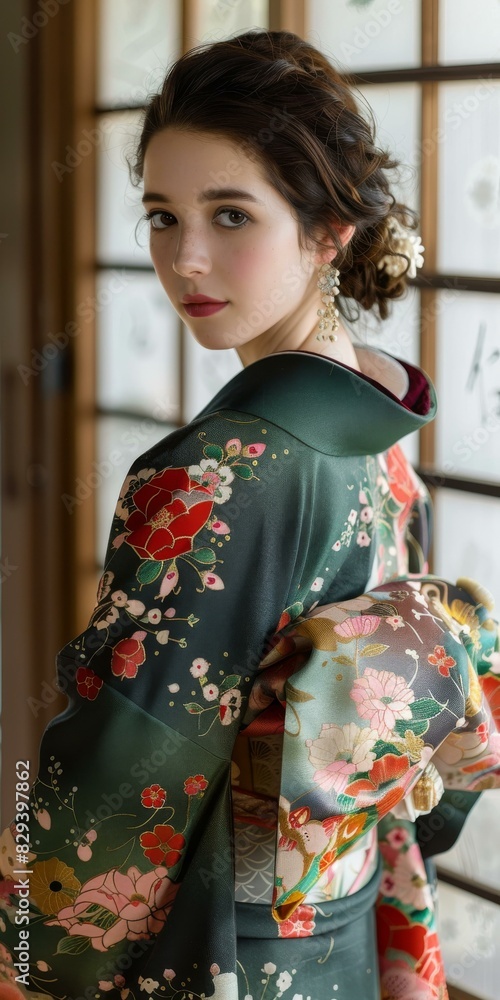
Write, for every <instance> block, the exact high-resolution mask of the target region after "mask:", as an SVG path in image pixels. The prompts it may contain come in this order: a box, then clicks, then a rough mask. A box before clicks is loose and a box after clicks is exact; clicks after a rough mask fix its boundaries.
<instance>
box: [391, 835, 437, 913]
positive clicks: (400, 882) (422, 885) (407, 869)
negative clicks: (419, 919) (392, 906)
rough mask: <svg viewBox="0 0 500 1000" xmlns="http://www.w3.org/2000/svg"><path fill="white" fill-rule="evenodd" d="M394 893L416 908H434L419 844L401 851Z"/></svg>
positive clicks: (395, 875)
mask: <svg viewBox="0 0 500 1000" xmlns="http://www.w3.org/2000/svg"><path fill="white" fill-rule="evenodd" d="M393 875H394V883H395V885H394V893H393V895H394V896H395V897H396V899H400V900H401V902H402V903H405V905H406V906H411V907H412V909H414V910H425V909H426V908H427V907H428V908H429V909H431V908H432V896H431V890H430V887H429V883H428V882H427V876H426V874H425V868H424V863H423V861H422V855H421V853H420V848H419V846H418V844H412V845H411V847H410V848H409V849H408V850H407V851H405V852H404V853H402V852H401V853H400V854H399V857H398V859H397V861H396V864H395V866H394V872H393Z"/></svg>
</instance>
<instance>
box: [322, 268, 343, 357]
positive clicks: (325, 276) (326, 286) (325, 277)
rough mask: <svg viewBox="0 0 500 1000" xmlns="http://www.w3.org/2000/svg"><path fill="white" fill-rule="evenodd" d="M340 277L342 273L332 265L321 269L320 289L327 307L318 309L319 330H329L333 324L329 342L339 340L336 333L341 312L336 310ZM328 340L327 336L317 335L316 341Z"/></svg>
mask: <svg viewBox="0 0 500 1000" xmlns="http://www.w3.org/2000/svg"><path fill="white" fill-rule="evenodd" d="M339 275H340V271H339V270H338V269H337V268H336V267H334V265H333V264H331V263H330V264H322V265H321V267H320V269H319V277H318V288H319V290H320V292H322V295H321V301H322V302H324V304H325V306H326V309H318V316H320V317H321V319H320V321H319V329H320V330H327V329H328V324H329V323H331V324H332V332H331V333H329V334H328V340H338V337H336V336H335V333H334V331H335V330H337V329H338V326H339V320H338V316H339V311H338V309H336V308H335V296H336V295H338V294H339V287H338V286H339ZM326 339H327V335H326V334H324V333H317V334H316V340H326Z"/></svg>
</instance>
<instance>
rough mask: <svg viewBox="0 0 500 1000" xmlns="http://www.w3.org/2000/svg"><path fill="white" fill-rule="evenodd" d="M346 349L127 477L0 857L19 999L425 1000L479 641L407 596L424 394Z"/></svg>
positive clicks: (269, 364) (464, 621) (467, 743)
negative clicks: (409, 446)
mask: <svg viewBox="0 0 500 1000" xmlns="http://www.w3.org/2000/svg"><path fill="white" fill-rule="evenodd" d="M356 349H357V353H358V357H360V358H362V364H363V371H362V372H361V373H359V372H356V371H354V370H353V369H351V368H350V367H348V366H347V365H343V364H340V363H338V362H333V361H330V360H328V359H325V358H323V357H321V356H319V355H316V354H313V353H307V352H293V351H290V352H288V351H287V352H281V353H278V354H273V355H270V356H268V357H265V358H263V359H261V360H259V361H257V362H255V363H253V364H252V365H249V366H248V367H247V368H245V369H243V370H242V371H241V372H239V373H238V374H237V375H236V376H235V377H234V378H233V379H232V380H231V381H230V382H229V383H228V384H227V385H226V386H225V387H224V388H223V389H222V390H221V391H220V392H219V393H218V394H217V395H216V396H215V397H214V399H213V400H212V401H211V402H210V403H209V404H208V406H206V407H205V408H204V409H203V410H202V411H201V413H199V414H198V416H197V417H196V418H195V419H194V420H192V421H191V422H190V423H189V424H188V425H187V426H185V427H182V428H180V429H179V430H176V431H175V432H174V433H172V434H169V435H168V436H167V437H165V438H164V439H163V441H161V442H160V443H159V444H157V445H155V446H154V447H152V448H151V449H150V450H149V451H147V452H145V453H144V454H143V455H141V456H140V457H139V458H137V459H136V460H135V461H134V463H133V464H132V466H131V468H130V470H129V473H128V475H127V477H126V479H125V481H124V483H123V486H122V490H121V493H120V496H119V498H118V502H117V505H116V510H115V515H114V518H113V522H112V525H111V531H110V536H109V543H108V547H107V553H106V559H105V568H104V572H103V575H102V578H101V580H100V584H99V588H98V594H97V603H96V605H95V608H94V610H93V612H92V615H91V617H90V620H89V623H88V625H87V627H86V628H85V629H84V631H83V632H82V633H81V634H80V635H78V636H77V637H76V638H74V639H72V640H71V641H70V642H68V643H67V644H66V645H65V646H64V647H63V648H62V649H61V650H60V651H59V652H58V654H57V673H58V681H59V686H60V688H61V689H62V690H64V691H65V692H66V693H67V696H68V705H67V708H66V709H65V711H64V712H62V713H61V714H60V715H58V716H57V717H56V718H55V719H53V720H52V721H51V722H50V723H49V725H48V726H47V728H46V730H45V732H44V735H43V738H42V743H41V747H40V760H39V768H38V773H37V775H36V777H35V780H34V783H32V782H33V776H31V778H30V780H29V781H28V780H27V777H26V775H25V776H23V774H22V773H20V774H19V784H20V787H21V786H22V788H24V789H25V791H26V803H25V804H24V803H23V804H22V805H21V806H19V809H18V812H17V814H16V816H15V817H14V819H13V821H12V823H11V825H10V827H8V828H7V829H6V830H5V831H4V833H3V835H2V850H1V853H0V858H1V866H2V875H3V881H2V883H0V885H1V889H2V898H1V901H0V902H1V906H2V909H1V912H0V930H1V940H2V944H1V945H0V982H1V981H3V982H4V983H7V982H11V983H16V984H17V985H18V986H19V988H20V990H21V992H22V994H23V995H25V996H27V997H32V996H33V995H34V994H36V995H39V996H40V997H47V996H50V997H54V998H55V997H57V998H61V1000H62V998H65V1000H69V998H88V1000H93V998H102V997H104V996H106V997H108V996H109V998H110V1000H118V998H120V1000H126V998H127V997H128V998H130V1000H139V998H141V997H143V996H150V997H154V998H156V1000H160V998H168V1000H170V998H175V1000H188V998H189V1000H191V998H201V997H205V998H217V1000H275V998H277V997H285V998H286V1000H345V998H349V1000H350V998H351V997H356V1000H378V998H379V997H380V996H383V997H385V998H389V997H390V998H397V1000H399V998H408V1000H410V998H411V1000H426V998H445V997H446V996H447V993H446V985H445V979H444V972H443V966H442V958H441V953H440V949H439V940H438V937H437V930H436V912H435V886H434V883H433V877H432V865H431V864H430V863H429V862H427V863H425V864H424V861H423V857H424V856H430V855H432V853H435V852H436V851H437V850H439V851H440V850H443V849H445V848H446V846H450V844H451V843H452V842H453V839H454V838H455V837H456V836H457V835H458V832H459V830H460V827H461V825H462V823H463V820H464V818H465V815H466V813H467V811H468V809H469V808H470V805H471V804H472V802H473V801H474V800H475V798H476V797H477V794H478V793H479V792H480V790H481V789H482V788H484V787H493V786H494V785H496V784H499V783H500V782H499V778H498V775H499V773H500V748H499V737H498V735H497V734H495V733H494V732H492V731H491V717H490V710H491V712H492V713H493V714H494V716H496V717H497V718H498V715H499V705H500V693H499V692H500V685H499V678H500V638H499V628H498V620H497V618H495V617H494V616H493V613H492V612H493V603H492V600H491V597H490V595H489V594H488V592H487V591H485V590H484V588H481V587H480V585H479V584H478V583H476V582H475V581H471V580H467V579H463V580H458V581H456V583H451V582H448V581H445V580H442V579H440V578H437V577H436V576H432V575H430V574H429V573H428V565H427V561H426V560H427V552H428V547H429V539H430V533H431V528H432V511H431V505H430V498H429V494H428V492H427V490H426V488H425V486H424V484H423V482H422V481H421V480H420V479H419V477H418V476H417V475H416V474H415V472H414V470H413V469H412V467H411V465H410V464H409V463H408V462H407V460H406V458H405V456H404V453H403V451H402V449H401V447H400V446H399V445H398V443H397V442H398V440H399V439H400V438H401V437H404V436H405V435H406V434H408V433H409V432H411V431H413V430H415V429H417V428H419V427H421V426H423V425H424V424H426V423H427V422H429V421H430V420H432V419H433V418H434V416H435V414H436V405H437V404H436V397H435V391H434V387H433V385H432V383H431V382H430V380H429V379H428V377H427V376H426V375H425V373H424V372H423V371H422V370H421V369H419V368H417V367H415V366H413V365H411V364H409V363H408V362H406V361H402V360H399V359H395V358H392V357H391V356H390V355H389V354H387V353H386V352H384V351H380V350H378V349H375V348H368V347H363V346H362V345H356ZM486 701H488V702H489V705H490V710H487V708H486ZM263 754H264V758H265V766H264V765H263ZM272 754H274V758H273V760H274V764H273V767H270V766H269V760H270V755H271V757H272ZM276 760H278V762H279V766H278V767H276V766H275V765H276ZM266 767H268V770H267V771H266V769H265V768H266ZM265 774H268V775H269V778H268V780H267V779H266V778H265V777H264V778H263V775H264V776H265ZM28 792H29V795H28ZM28 800H29V801H28ZM439 811H440V812H439ZM431 816H437V818H438V820H439V817H441V823H439V822H438V823H437V824H436V823H434V824H431V823H430V822H428V823H426V821H430V819H431ZM433 830H437V831H438V833H437V834H436V836H435V837H434V834H433V832H432V831H433ZM429 831H431V832H430V833H429ZM14 835H17V837H16V842H14ZM244 837H247V841H246V842H245V843H244ZM252 837H253V838H254V840H253V848H252V850H250V849H249V848H248V843H249V842H250V841H251V838H252ZM248 838H250V840H249V839H248ZM245 845H246V846H245ZM259 852H260V853H259ZM266 852H267V853H266ZM249 859H251V860H249ZM259 859H261V860H262V864H261V860H259ZM353 859H354V860H353ZM259 865H260V866H261V867H260V869H259V871H257V869H258V867H259ZM245 866H246V868H245ZM249 871H250V877H249V878H247V877H246V874H248V872H249ZM245 872H246V874H245ZM269 872H270V873H271V875H270V877H268V876H269ZM258 877H259V878H260V882H259V883H258ZM258 885H260V886H261V888H260V889H259V888H258ZM0 997H1V987H0Z"/></svg>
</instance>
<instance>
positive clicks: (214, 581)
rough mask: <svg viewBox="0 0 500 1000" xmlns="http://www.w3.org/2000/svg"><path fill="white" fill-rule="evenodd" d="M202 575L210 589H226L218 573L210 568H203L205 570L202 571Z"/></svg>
mask: <svg viewBox="0 0 500 1000" xmlns="http://www.w3.org/2000/svg"><path fill="white" fill-rule="evenodd" d="M200 576H201V579H202V581H203V583H204V584H205V587H208V588H209V590H224V583H223V581H222V580H221V578H220V576H218V575H217V573H211V572H210V571H209V570H203V572H202V573H200Z"/></svg>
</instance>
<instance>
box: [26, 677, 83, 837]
mask: <svg viewBox="0 0 500 1000" xmlns="http://www.w3.org/2000/svg"><path fill="white" fill-rule="evenodd" d="M77 673H78V671H77ZM35 817H36V819H37V820H38V822H39V824H40V826H41V827H43V829H44V830H50V827H51V824H52V820H51V818H50V813H49V812H47V810H46V809H39V810H38V812H37V813H35Z"/></svg>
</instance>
